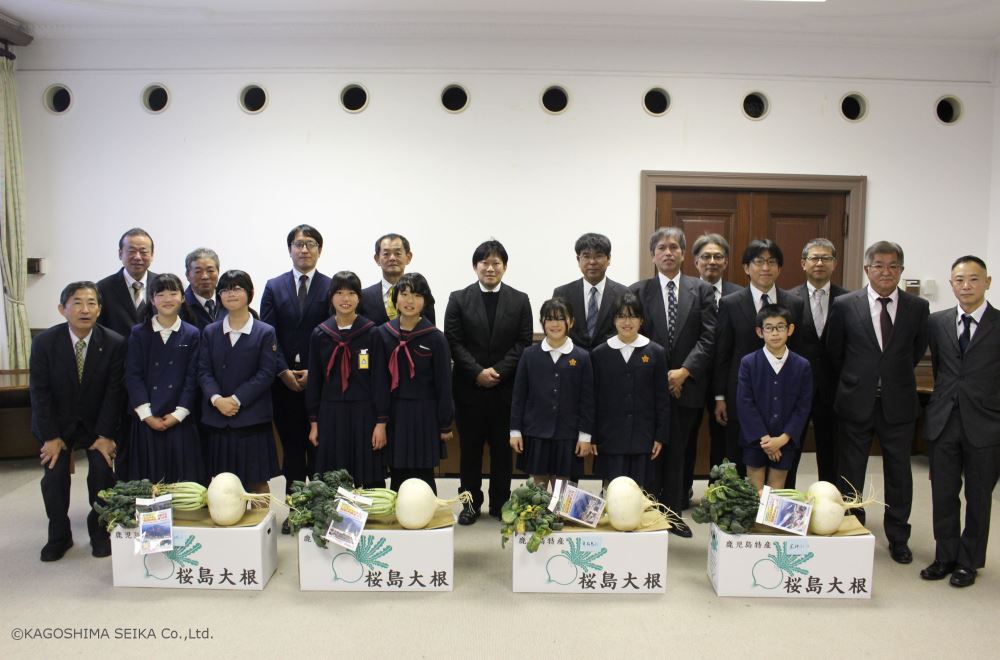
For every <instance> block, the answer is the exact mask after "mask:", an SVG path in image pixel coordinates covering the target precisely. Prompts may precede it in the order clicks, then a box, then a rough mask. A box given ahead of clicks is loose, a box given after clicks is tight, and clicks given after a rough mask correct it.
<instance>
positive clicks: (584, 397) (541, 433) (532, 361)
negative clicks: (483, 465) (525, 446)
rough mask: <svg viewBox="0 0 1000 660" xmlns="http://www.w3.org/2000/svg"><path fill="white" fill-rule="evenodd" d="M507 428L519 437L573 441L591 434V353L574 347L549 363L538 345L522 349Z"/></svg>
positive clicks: (592, 407) (592, 386) (592, 397)
mask: <svg viewBox="0 0 1000 660" xmlns="http://www.w3.org/2000/svg"><path fill="white" fill-rule="evenodd" d="M510 428H511V429H514V430H517V431H520V432H521V435H522V436H530V437H533V438H553V439H559V440H568V439H573V440H576V439H577V438H578V437H579V434H580V432H581V431H582V432H583V433H588V434H591V435H593V433H594V372H593V369H592V368H591V364H590V354H589V353H588V352H587V351H586V350H584V349H582V348H580V347H579V346H573V350H572V351H570V352H569V353H568V354H566V355H560V356H559V360H558V361H556V362H552V356H551V355H549V354H548V353H547V352H545V351H543V350H542V346H541V344H535V345H533V346H529V347H528V348H526V349H525V351H524V353H522V354H521V360H520V362H518V364H517V374H516V375H515V377H514V396H513V400H512V402H511V407H510Z"/></svg>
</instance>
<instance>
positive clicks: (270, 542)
mask: <svg viewBox="0 0 1000 660" xmlns="http://www.w3.org/2000/svg"><path fill="white" fill-rule="evenodd" d="M174 522H175V524H174V549H173V550H172V551H171V552H161V553H156V554H152V555H137V554H135V537H136V535H137V534H138V530H136V529H123V528H121V527H117V528H115V530H114V531H113V532H111V565H112V571H113V575H114V585H115V586H116V587H156V588H174V589H234V590H243V591H260V590H262V589H263V588H264V586H265V585H266V584H267V582H268V580H270V579H271V576H272V575H273V574H274V570H275V568H277V566H278V529H277V526H276V523H275V517H274V513H272V512H271V511H268V510H256V511H249V512H247V514H246V516H244V519H243V520H242V521H241V522H240V525H239V526H237V527H216V526H213V525H211V523H210V522H209V523H205V522H203V521H197V520H175V521H174Z"/></svg>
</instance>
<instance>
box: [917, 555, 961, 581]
mask: <svg viewBox="0 0 1000 660" xmlns="http://www.w3.org/2000/svg"><path fill="white" fill-rule="evenodd" d="M954 570H955V562H953V561H949V562H943V561H937V560H936V559H935V560H934V563H933V564H931V565H930V566H928V567H927V568H925V569H924V570H922V571H920V577H922V578H923V579H925V580H943V579H945V578H946V577H948V576H949V575H951V572H952V571H954Z"/></svg>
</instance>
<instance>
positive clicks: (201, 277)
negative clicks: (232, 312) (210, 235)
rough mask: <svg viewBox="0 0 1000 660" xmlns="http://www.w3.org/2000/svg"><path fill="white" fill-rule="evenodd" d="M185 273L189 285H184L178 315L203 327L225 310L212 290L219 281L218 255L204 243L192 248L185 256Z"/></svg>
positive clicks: (220, 316) (223, 313)
mask: <svg viewBox="0 0 1000 660" xmlns="http://www.w3.org/2000/svg"><path fill="white" fill-rule="evenodd" d="M184 273H185V276H186V277H187V281H188V287H187V288H186V289H184V307H183V308H182V311H181V318H183V319H184V320H185V321H187V322H188V323H190V324H191V325H193V326H195V327H197V328H198V329H199V330H204V329H205V326H206V325H208V324H209V323H212V322H213V321H215V320H217V319H220V318H222V316H224V315H225V313H226V310H225V308H223V307H222V305H221V304H220V301H219V294H218V292H217V291H216V290H215V288H216V285H217V284H218V283H219V255H218V254H216V253H215V250H210V249H209V248H204V247H200V248H197V249H195V250H192V251H191V252H190V253H188V255H187V256H186V257H184Z"/></svg>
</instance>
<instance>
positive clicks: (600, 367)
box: [590, 293, 670, 490]
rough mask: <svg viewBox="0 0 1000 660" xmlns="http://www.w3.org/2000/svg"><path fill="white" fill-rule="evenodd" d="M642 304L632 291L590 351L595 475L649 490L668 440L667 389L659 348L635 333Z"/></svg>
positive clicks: (625, 297)
mask: <svg viewBox="0 0 1000 660" xmlns="http://www.w3.org/2000/svg"><path fill="white" fill-rule="evenodd" d="M642 319H643V313H642V303H641V302H640V301H639V299H638V298H637V297H636V296H635V294H632V293H625V294H623V295H622V296H621V298H619V299H618V302H617V303H616V305H615V309H614V320H615V330H616V331H617V334H616V335H615V336H614V337H611V338H609V339H608V340H607V341H606V342H604V343H602V344H600V345H599V346H597V347H596V348H595V349H594V350H593V351H591V353H590V359H591V361H592V362H593V367H594V391H595V399H596V400H597V414H596V432H595V434H594V453H595V454H596V456H597V458H596V460H595V461H594V471H595V472H596V473H597V475H598V476H600V477H601V478H602V479H603V480H604V485H605V486H607V484H608V482H609V481H611V480H612V479H614V478H615V477H619V476H623V475H624V476H628V477H631V478H632V479H634V480H635V481H636V483H638V484H639V486H641V487H642V488H644V489H646V490H653V489H654V488H655V486H656V484H654V483H653V480H654V478H655V474H656V470H655V464H654V463H653V461H654V460H656V459H657V457H659V455H660V451H661V450H662V449H663V446H664V445H665V444H666V442H667V432H668V428H669V424H668V423H669V417H668V415H669V410H670V408H669V406H670V402H669V398H670V394H669V390H668V389H667V359H666V352H665V351H664V350H663V347H662V346H660V345H659V344H657V343H656V342H654V341H651V340H650V339H649V338H648V337H645V336H643V335H641V334H639V328H640V326H641V325H642Z"/></svg>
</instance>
